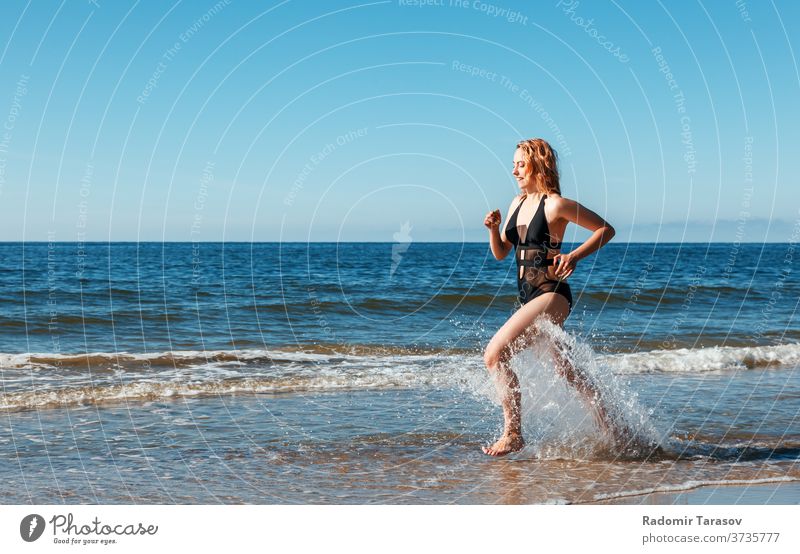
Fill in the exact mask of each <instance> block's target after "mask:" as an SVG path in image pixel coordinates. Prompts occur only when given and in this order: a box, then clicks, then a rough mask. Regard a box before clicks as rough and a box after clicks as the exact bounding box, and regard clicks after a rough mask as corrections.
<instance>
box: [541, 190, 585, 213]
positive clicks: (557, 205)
mask: <svg viewBox="0 0 800 554" xmlns="http://www.w3.org/2000/svg"><path fill="white" fill-rule="evenodd" d="M547 203H548V204H549V205H550V206H551V209H552V210H553V211H554V212H555V213H556V214H557V216H559V217H560V216H563V214H565V213H566V212H571V211H574V210H575V207H576V206H577V205H578V203H577V202H575V201H574V200H572V199H571V198H564V197H563V196H561V195H560V194H548V195H547Z"/></svg>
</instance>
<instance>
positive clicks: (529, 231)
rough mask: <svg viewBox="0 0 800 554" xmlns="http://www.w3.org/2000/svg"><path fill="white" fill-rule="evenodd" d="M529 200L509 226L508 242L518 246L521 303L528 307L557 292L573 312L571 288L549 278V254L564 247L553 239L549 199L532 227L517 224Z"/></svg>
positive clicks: (531, 224) (514, 215)
mask: <svg viewBox="0 0 800 554" xmlns="http://www.w3.org/2000/svg"><path fill="white" fill-rule="evenodd" d="M526 198H527V196H526V197H525V198H523V199H522V200H521V201H520V203H519V204H518V205H517V209H516V210H514V214H513V215H512V216H511V217H510V218H509V219H508V224H507V225H506V239H508V240H509V241H510V242H511V243H512V244H514V248H515V252H516V259H517V288H518V289H519V302H520V304H523V305H524V304H526V303H528V302H530V301H531V300H533V299H534V298H536V297H537V296H539V295H540V294H544V293H546V292H555V293H558V294H560V295H562V296H563V297H564V298H566V299H567V302H569V309H570V311H572V291H571V290H570V288H569V284H568V283H567V282H566V281H560V280H559V281H556V280H554V279H550V278H548V276H547V268H548V267H549V266H551V265H553V260H552V259H548V257H547V253H548V251H549V250H561V243H560V242H558V241H556V240H554V239H553V238H552V237H551V236H550V229H549V227H548V226H547V219H546V218H545V216H544V199H545V198H547V195H546V194H545V195H542V199H541V200H540V201H539V207H538V208H537V209H536V213H534V214H533V218H532V219H531V222H530V225H524V224H522V225H520V224H517V214H518V213H519V209H520V207H522V203H523V202H525V199H526ZM555 253H557V252H555Z"/></svg>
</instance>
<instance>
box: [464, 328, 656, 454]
mask: <svg viewBox="0 0 800 554" xmlns="http://www.w3.org/2000/svg"><path fill="white" fill-rule="evenodd" d="M536 328H537V330H538V332H537V336H536V338H535V339H534V340H533V342H532V343H531V344H530V345H526V346H525V347H520V345H519V344H515V345H512V349H513V350H514V351H515V354H514V355H513V358H512V360H511V368H512V370H513V371H514V373H516V375H517V377H518V378H519V382H520V393H521V396H522V429H523V434H524V436H525V441H526V447H525V449H524V450H523V451H522V452H521V453H519V454H518V455H517V456H520V457H529V456H534V457H536V458H538V459H554V458H566V459H587V460H588V459H598V458H600V459H609V458H611V459H621V458H622V459H631V458H633V459H641V458H644V457H653V456H663V455H664V454H663V451H662V450H661V448H662V445H664V444H666V440H667V434H666V432H663V431H660V430H659V429H657V427H656V426H655V424H654V423H653V422H652V421H651V419H650V417H649V414H648V412H647V411H646V410H645V409H644V408H643V407H642V406H641V405H640V404H639V402H638V398H637V397H638V394H637V393H636V391H634V390H632V389H631V388H630V386H629V385H628V384H627V383H626V382H625V381H623V380H622V378H621V377H620V376H618V375H615V374H614V373H613V372H612V369H611V367H609V365H607V364H606V363H604V359H603V357H601V356H599V355H598V354H596V353H595V352H594V351H593V350H592V348H591V347H590V346H589V345H588V344H586V343H584V342H582V341H580V340H579V339H577V338H576V337H575V336H573V335H571V334H569V333H567V332H566V331H564V330H563V329H562V328H561V327H559V326H557V325H555V324H553V323H552V322H550V321H548V320H547V319H544V318H542V319H540V320H538V321H537V322H536ZM559 365H560V366H561V367H562V368H569V367H571V368H573V374H574V375H575V376H576V377H578V378H579V376H580V375H583V376H585V378H586V382H588V383H590V384H591V387H590V389H593V392H594V393H590V392H589V390H587V391H586V393H585V394H581V393H579V392H578V390H577V389H576V387H575V386H573V385H571V384H570V383H569V382H568V381H567V379H566V378H565V376H564V375H565V373H559V371H558V367H559ZM486 380H487V381H491V380H490V379H486ZM476 390H477V389H476ZM481 390H482V392H483V393H484V394H485V395H486V396H488V397H489V399H490V400H491V401H492V402H494V403H495V404H497V405H500V390H499V389H497V388H496V387H494V386H483V387H481ZM600 410H605V412H606V414H607V416H606V417H605V418H603V417H601V416H600V414H601V413H602V412H601V411H600ZM603 422H605V423H606V425H603Z"/></svg>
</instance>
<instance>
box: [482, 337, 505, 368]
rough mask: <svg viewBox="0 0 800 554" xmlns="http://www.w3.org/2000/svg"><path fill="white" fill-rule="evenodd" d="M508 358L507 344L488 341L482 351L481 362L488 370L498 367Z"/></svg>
mask: <svg viewBox="0 0 800 554" xmlns="http://www.w3.org/2000/svg"><path fill="white" fill-rule="evenodd" d="M509 359H510V355H509V349H508V346H503V345H498V344H495V343H490V344H489V346H487V347H486V350H484V352H483V363H485V364H486V367H487V368H488V369H490V370H493V369H499V367H500V365H501V364H503V363H506V362H508V361H509Z"/></svg>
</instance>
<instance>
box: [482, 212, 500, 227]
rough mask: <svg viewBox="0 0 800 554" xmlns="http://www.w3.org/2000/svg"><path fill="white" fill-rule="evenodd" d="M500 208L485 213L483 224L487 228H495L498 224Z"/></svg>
mask: <svg viewBox="0 0 800 554" xmlns="http://www.w3.org/2000/svg"><path fill="white" fill-rule="evenodd" d="M501 217H502V216H501V215H500V210H495V211H493V212H489V213H488V214H486V218H485V219H484V220H483V224H484V225H485V226H486V227H487V228H489V229H497V228H498V227H499V226H500V219H501Z"/></svg>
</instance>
